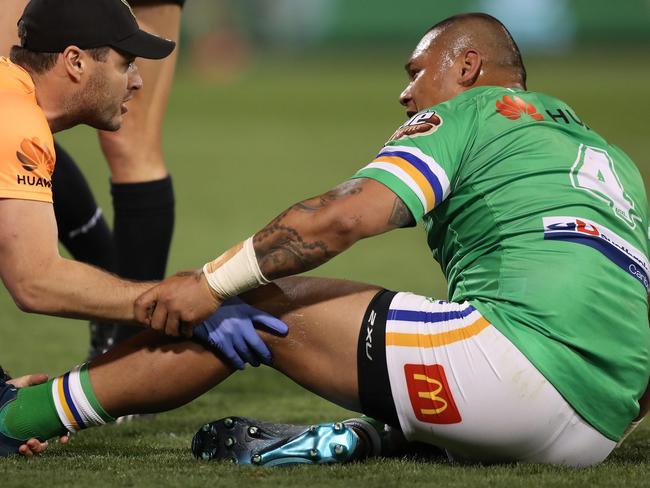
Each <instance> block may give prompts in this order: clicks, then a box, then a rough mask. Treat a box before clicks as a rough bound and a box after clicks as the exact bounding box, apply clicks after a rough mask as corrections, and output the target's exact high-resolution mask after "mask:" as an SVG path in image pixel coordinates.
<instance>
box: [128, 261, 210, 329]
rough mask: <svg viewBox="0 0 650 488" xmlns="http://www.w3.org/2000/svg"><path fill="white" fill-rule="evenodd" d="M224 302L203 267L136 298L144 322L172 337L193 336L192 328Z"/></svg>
mask: <svg viewBox="0 0 650 488" xmlns="http://www.w3.org/2000/svg"><path fill="white" fill-rule="evenodd" d="M220 304H221V300H219V299H217V297H216V296H215V295H214V294H213V293H212V290H211V289H210V285H208V281H207V280H206V279H205V276H204V275H203V271H202V270H200V269H199V270H196V271H182V272H180V273H177V274H175V275H174V276H170V277H169V278H167V279H166V280H164V281H162V282H161V283H160V284H158V285H157V286H154V287H153V288H151V289H150V290H148V291H146V292H145V293H143V294H142V295H141V296H140V297H139V298H138V299H137V300H136V301H135V304H134V313H135V319H136V320H137V321H138V322H140V323H141V324H142V325H145V326H147V327H151V328H152V329H154V330H157V331H159V332H162V333H164V334H167V335H170V336H175V337H178V336H179V335H181V333H182V334H183V335H185V336H186V337H191V335H192V329H191V327H192V326H194V325H196V324H198V323H200V322H201V321H203V320H205V319H207V318H208V317H209V316H210V314H212V312H214V311H215V310H216V309H217V308H219V305H220Z"/></svg>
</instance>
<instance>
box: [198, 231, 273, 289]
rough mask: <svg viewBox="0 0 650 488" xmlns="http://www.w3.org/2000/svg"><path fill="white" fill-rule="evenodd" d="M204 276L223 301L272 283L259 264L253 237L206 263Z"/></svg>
mask: <svg viewBox="0 0 650 488" xmlns="http://www.w3.org/2000/svg"><path fill="white" fill-rule="evenodd" d="M203 274H204V275H205V277H206V279H207V280H208V284H209V285H210V288H212V290H213V291H214V292H215V293H216V294H217V296H218V297H220V298H221V299H223V300H226V299H228V298H230V297H234V296H236V295H239V294H240V293H244V292H245V291H248V290H252V289H253V288H257V287H258V286H261V285H266V284H267V283H270V281H269V280H267V279H266V278H265V277H264V275H263V274H262V271H261V270H260V265H259V264H258V263H257V257H256V256H255V248H254V247H253V238H252V237H249V238H248V239H246V240H245V241H244V242H242V243H240V244H239V245H237V246H235V247H233V248H231V249H230V250H228V251H226V252H225V253H223V254H222V255H221V256H219V257H218V258H217V259H215V260H214V261H211V262H209V263H206V264H205V265H204V266H203Z"/></svg>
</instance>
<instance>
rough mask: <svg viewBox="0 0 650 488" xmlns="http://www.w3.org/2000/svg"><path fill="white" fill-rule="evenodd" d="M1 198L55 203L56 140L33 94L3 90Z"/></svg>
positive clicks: (0, 107) (0, 104)
mask: <svg viewBox="0 0 650 488" xmlns="http://www.w3.org/2000/svg"><path fill="white" fill-rule="evenodd" d="M0 112H1V115H2V116H1V117H0V198H15V199H20V200H36V201H40V202H50V203H52V173H53V172H54V161H55V153H54V140H53V138H52V133H51V131H50V128H49V126H48V124H47V120H46V119H45V115H44V114H43V112H42V110H41V109H40V107H39V106H38V105H36V103H35V101H34V99H33V97H30V96H28V95H21V94H16V93H15V92H14V93H12V92H3V91H0Z"/></svg>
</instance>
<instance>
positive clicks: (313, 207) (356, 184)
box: [293, 178, 364, 212]
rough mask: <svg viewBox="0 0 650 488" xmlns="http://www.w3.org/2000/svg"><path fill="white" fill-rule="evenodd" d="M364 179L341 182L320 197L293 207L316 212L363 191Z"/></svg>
mask: <svg viewBox="0 0 650 488" xmlns="http://www.w3.org/2000/svg"><path fill="white" fill-rule="evenodd" d="M363 181H364V180H363V178H359V179H354V180H348V181H346V182H344V183H341V184H340V185H339V186H337V187H336V188H334V189H333V190H330V191H328V192H327V193H325V194H324V195H320V196H318V197H315V198H310V199H309V200H305V201H304V202H300V203H297V204H296V205H294V206H293V208H295V209H296V210H301V211H303V212H316V211H318V210H320V209H322V208H324V207H326V206H327V205H329V204H330V203H332V202H335V201H337V200H340V199H342V198H345V197H348V196H350V195H356V194H358V193H361V191H362V190H363V188H361V184H362V183H363Z"/></svg>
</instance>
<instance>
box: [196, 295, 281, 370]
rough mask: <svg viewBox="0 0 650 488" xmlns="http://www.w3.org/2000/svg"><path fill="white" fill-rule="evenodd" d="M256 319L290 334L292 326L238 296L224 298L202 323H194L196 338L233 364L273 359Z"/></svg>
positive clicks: (239, 364)
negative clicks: (261, 335) (255, 323)
mask: <svg viewBox="0 0 650 488" xmlns="http://www.w3.org/2000/svg"><path fill="white" fill-rule="evenodd" d="M253 322H257V323H259V324H262V325H265V326H266V327H268V328H269V329H271V330H272V331H273V332H275V333H276V334H278V335H282V336H284V335H287V332H288V331H289V327H287V324H285V323H284V322H282V321H281V320H280V319H278V318H276V317H274V316H272V315H270V314H268V313H266V312H262V311H261V310H258V309H256V308H253V307H251V306H250V305H248V304H247V303H244V302H243V301H241V300H240V299H239V298H236V297H235V298H231V299H229V300H226V301H225V302H223V304H222V305H221V307H219V309H218V310H217V311H216V312H215V313H213V314H212V315H211V316H210V318H208V319H207V320H206V321H205V322H203V323H202V324H201V325H198V326H196V327H194V332H193V334H194V338H196V339H197V340H198V341H199V342H201V343H203V344H206V345H208V346H210V347H213V348H215V349H216V350H217V351H219V352H221V353H222V354H223V356H224V357H225V359H227V360H228V361H229V362H230V364H231V366H234V367H235V368H237V369H244V366H245V364H246V363H250V364H251V365H252V366H254V367H257V366H259V365H260V360H261V361H262V362H263V363H264V364H270V363H271V351H269V348H268V347H266V344H264V341H262V339H260V336H259V335H257V331H256V330H255V327H254V326H253Z"/></svg>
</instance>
